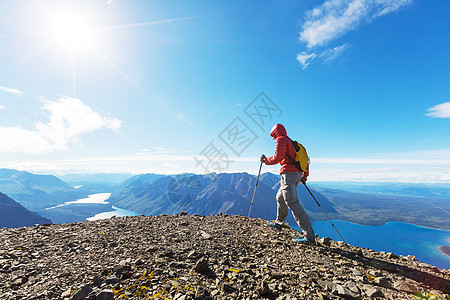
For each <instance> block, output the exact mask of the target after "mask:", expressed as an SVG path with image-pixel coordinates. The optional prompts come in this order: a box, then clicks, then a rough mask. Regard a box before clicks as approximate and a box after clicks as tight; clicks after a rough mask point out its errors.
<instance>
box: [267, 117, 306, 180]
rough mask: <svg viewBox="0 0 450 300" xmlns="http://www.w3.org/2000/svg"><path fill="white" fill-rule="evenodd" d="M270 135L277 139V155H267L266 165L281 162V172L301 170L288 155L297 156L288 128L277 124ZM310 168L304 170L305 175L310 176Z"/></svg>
mask: <svg viewBox="0 0 450 300" xmlns="http://www.w3.org/2000/svg"><path fill="white" fill-rule="evenodd" d="M270 135H271V136H272V138H273V139H275V155H274V156H272V157H266V159H265V160H264V163H265V164H266V165H276V164H277V163H280V165H281V168H280V174H283V173H287V172H301V171H300V170H299V169H297V167H296V166H295V165H294V164H292V163H291V161H290V160H289V158H288V157H287V155H289V156H290V157H292V158H293V157H295V150H294V145H292V141H291V139H290V138H289V137H288V136H287V132H286V129H285V128H284V126H283V125H281V124H276V125H275V126H273V128H272V130H271V131H270ZM308 175H309V170H308V171H307V172H303V177H308Z"/></svg>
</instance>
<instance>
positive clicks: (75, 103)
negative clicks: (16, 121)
mask: <svg viewBox="0 0 450 300" xmlns="http://www.w3.org/2000/svg"><path fill="white" fill-rule="evenodd" d="M41 102H42V110H43V111H45V112H46V114H47V116H48V121H47V122H45V123H44V122H36V123H34V128H33V129H31V130H30V129H25V128H23V127H22V126H20V125H17V126H15V127H0V140H3V141H8V143H1V144H0V152H23V153H28V154H40V153H44V152H51V151H55V150H68V145H69V144H70V143H79V142H80V136H81V135H83V134H87V133H90V132H93V131H96V130H100V129H104V128H106V129H112V130H119V129H120V127H121V121H120V120H118V119H116V118H110V117H103V116H101V115H100V114H98V113H96V112H94V111H93V110H92V109H91V108H90V107H89V106H87V105H86V104H84V103H83V102H82V101H81V100H80V99H76V98H70V97H65V96H62V97H60V98H59V99H58V100H57V101H50V100H46V99H41Z"/></svg>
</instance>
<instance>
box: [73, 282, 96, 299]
mask: <svg viewBox="0 0 450 300" xmlns="http://www.w3.org/2000/svg"><path fill="white" fill-rule="evenodd" d="M92 291H93V289H92V288H91V287H90V286H88V285H85V286H83V287H82V288H81V289H79V290H78V291H77V292H76V293H75V294H73V296H72V298H71V299H72V300H82V299H84V298H86V297H87V296H89V294H90V293H91V292H92Z"/></svg>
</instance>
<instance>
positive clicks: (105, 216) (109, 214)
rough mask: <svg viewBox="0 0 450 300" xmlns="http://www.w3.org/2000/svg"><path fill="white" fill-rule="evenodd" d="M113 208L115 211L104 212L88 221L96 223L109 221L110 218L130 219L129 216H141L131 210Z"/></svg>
mask: <svg viewBox="0 0 450 300" xmlns="http://www.w3.org/2000/svg"><path fill="white" fill-rule="evenodd" d="M112 208H113V209H114V210H113V211H107V212H102V213H99V214H96V215H95V216H93V217H90V218H87V219H86V220H88V221H95V220H102V219H108V218H111V217H112V216H116V217H129V216H139V215H140V214H138V213H135V212H134V211H131V210H126V209H122V208H118V207H115V206H113V207H112Z"/></svg>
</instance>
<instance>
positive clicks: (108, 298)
mask: <svg viewBox="0 0 450 300" xmlns="http://www.w3.org/2000/svg"><path fill="white" fill-rule="evenodd" d="M113 299H114V292H113V291H112V290H110V289H104V290H102V291H100V293H98V294H97V295H96V300H113Z"/></svg>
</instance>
